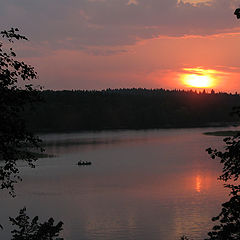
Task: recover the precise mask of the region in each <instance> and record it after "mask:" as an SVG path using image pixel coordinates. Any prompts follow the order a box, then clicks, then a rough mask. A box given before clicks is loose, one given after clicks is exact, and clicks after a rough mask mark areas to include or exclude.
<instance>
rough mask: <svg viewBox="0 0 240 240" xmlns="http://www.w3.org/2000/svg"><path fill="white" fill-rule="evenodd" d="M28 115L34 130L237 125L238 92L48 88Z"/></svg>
mask: <svg viewBox="0 0 240 240" xmlns="http://www.w3.org/2000/svg"><path fill="white" fill-rule="evenodd" d="M40 97H41V98H42V102H41V103H40V104H39V105H38V106H37V107H36V108H34V109H32V107H27V108H26V110H25V113H24V118H26V119H27V123H28V125H29V127H30V129H31V130H33V131H35V132H71V131H84V130H108V129H150V128H178V127H208V126H226V125H235V124H237V121H238V119H237V118H236V117H233V116H231V114H230V113H231V109H232V108H233V107H234V106H239V105H240V95H239V94H237V93H236V94H227V93H215V92H214V91H213V90H212V91H211V93H206V92H205V91H203V92H196V91H183V90H165V89H141V88H140V89H135V88H134V89H115V90H111V89H107V90H102V91H84V90H81V91H80V90H73V91H51V90H47V91H43V92H40Z"/></svg>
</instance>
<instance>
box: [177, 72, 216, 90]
mask: <svg viewBox="0 0 240 240" xmlns="http://www.w3.org/2000/svg"><path fill="white" fill-rule="evenodd" d="M184 71H186V73H184V74H181V81H182V83H183V84H184V85H186V86H188V87H195V88H210V87H213V86H215V78H214V70H204V69H201V68H185V69H184ZM187 72H188V73H187Z"/></svg>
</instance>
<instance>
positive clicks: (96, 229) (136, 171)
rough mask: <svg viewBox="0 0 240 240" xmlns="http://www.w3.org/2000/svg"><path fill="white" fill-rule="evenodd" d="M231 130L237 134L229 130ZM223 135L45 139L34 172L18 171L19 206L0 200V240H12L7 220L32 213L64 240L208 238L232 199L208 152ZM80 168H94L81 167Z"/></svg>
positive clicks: (168, 132)
mask: <svg viewBox="0 0 240 240" xmlns="http://www.w3.org/2000/svg"><path fill="white" fill-rule="evenodd" d="M225 129H228V130H233V129H234V128H225ZM216 130H223V129H222V128H217V129H214V128H201V129H164V130H163V129H161V130H146V131H144V130H141V131H106V132H96V133H87V132H86V133H71V134H47V135H42V136H41V137H42V138H43V139H44V140H46V141H47V146H46V152H47V153H48V154H53V155H55V157H53V158H43V159H39V160H38V162H37V164H36V165H37V166H36V168H35V169H31V168H28V167H26V165H25V164H24V163H22V162H20V163H19V167H20V170H21V175H22V178H23V181H22V182H21V183H19V184H17V185H16V194H17V197H16V198H11V197H10V196H9V195H8V194H7V193H5V192H2V193H1V199H0V203H1V215H0V223H2V224H3V225H4V231H2V232H0V239H10V235H9V233H8V232H9V231H10V229H11V227H10V226H9V225H8V224H7V219H8V217H9V216H12V217H13V216H16V215H17V213H18V210H19V209H20V208H22V207H23V206H26V207H27V210H28V213H29V215H30V216H35V215H39V216H40V219H41V220H46V219H47V218H49V217H51V216H53V217H54V218H55V219H56V221H59V220H62V221H63V222H64V231H63V233H62V237H64V238H65V240H81V239H84V240H110V239H111V240H118V239H119V240H121V239H124V240H148V239H149V240H175V239H176V240H177V239H179V238H180V236H182V235H188V236H189V237H191V238H193V239H195V240H199V239H203V238H204V237H206V236H207V235H206V234H207V232H208V231H209V230H211V228H212V226H213V223H212V222H211V218H212V217H213V216H216V215H217V214H218V213H219V212H220V209H221V203H222V202H224V201H225V200H227V199H228V195H227V193H228V192H227V191H226V189H224V188H223V183H222V182H219V181H217V180H216V179H217V177H218V175H219V174H220V173H221V168H220V165H219V164H218V163H217V161H216V160H212V159H210V158H209V156H208V154H207V153H206V151H205V149H206V148H207V147H210V146H212V147H217V148H221V147H222V146H223V142H222V137H214V136H206V135H203V134H202V133H203V132H206V131H216ZM79 160H83V161H91V162H92V165H91V166H77V162H78V161H79Z"/></svg>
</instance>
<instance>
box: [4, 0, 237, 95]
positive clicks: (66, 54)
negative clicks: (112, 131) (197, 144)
mask: <svg viewBox="0 0 240 240" xmlns="http://www.w3.org/2000/svg"><path fill="white" fill-rule="evenodd" d="M0 3H1V5H0V28H1V29H9V28H10V27H18V28H20V29H21V32H22V33H23V34H25V35H26V36H28V38H29V39H30V42H28V43H22V44H21V45H19V46H18V53H19V56H21V57H22V58H24V60H25V61H26V62H28V63H30V64H32V65H33V66H35V67H36V69H37V71H38V74H39V77H40V79H39V83H40V84H41V85H43V86H44V87H45V89H105V88H131V87H145V88H168V89H189V88H193V89H194V88H195V87H199V88H200V89H201V88H206V89H207V88H209V89H210V90H211V89H212V88H213V89H214V90H216V91H227V92H236V91H238V92H240V58H239V56H240V20H237V19H236V17H235V16H234V15H233V12H234V10H235V9H236V8H237V7H240V0H212V1H211V0H209V1H204V0H202V1H200V0H199V1H197V0H184V1H181V0H179V1H177V0H50V1H49V0H40V1H33V0H21V1H19V0H0ZM203 82H205V83H204V84H202V83H203ZM200 83H201V84H200Z"/></svg>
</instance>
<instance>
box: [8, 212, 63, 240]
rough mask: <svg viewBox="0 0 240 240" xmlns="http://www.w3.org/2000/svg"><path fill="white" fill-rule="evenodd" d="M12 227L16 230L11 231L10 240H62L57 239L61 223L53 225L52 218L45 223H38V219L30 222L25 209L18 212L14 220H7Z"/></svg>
mask: <svg viewBox="0 0 240 240" xmlns="http://www.w3.org/2000/svg"><path fill="white" fill-rule="evenodd" d="M9 219H10V222H11V223H12V225H13V226H16V228H17V229H14V230H12V234H13V238H12V240H63V238H58V236H59V232H60V231H61V230H62V225H63V223H62V222H59V223H57V224H56V225H54V220H53V218H49V220H48V221H47V222H44V223H39V221H38V217H34V218H33V219H32V220H30V218H29V217H28V216H27V214H26V208H23V209H21V210H20V212H19V215H18V216H17V217H16V218H9Z"/></svg>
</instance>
